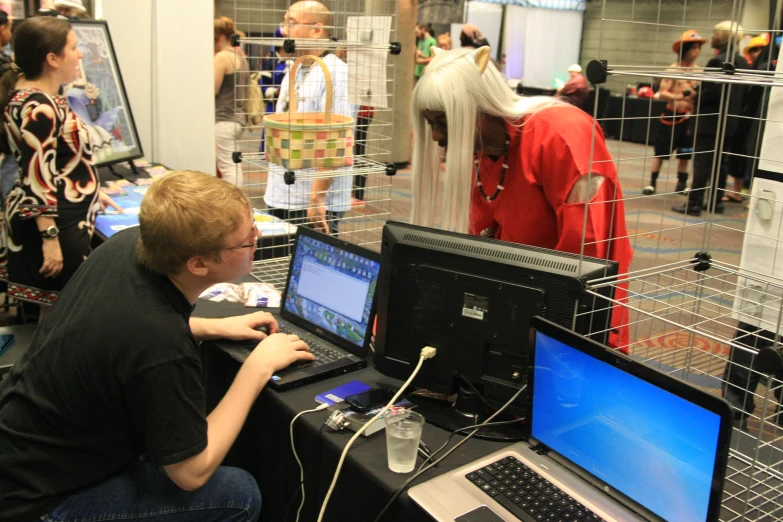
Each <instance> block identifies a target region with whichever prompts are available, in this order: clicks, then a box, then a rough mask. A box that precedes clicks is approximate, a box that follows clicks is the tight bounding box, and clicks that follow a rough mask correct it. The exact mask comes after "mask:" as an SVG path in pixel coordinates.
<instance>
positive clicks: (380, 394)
mask: <svg viewBox="0 0 783 522" xmlns="http://www.w3.org/2000/svg"><path fill="white" fill-rule="evenodd" d="M395 393H397V390H395V389H393V388H372V389H370V390H367V391H363V392H362V393H357V394H356V395H349V396H347V397H346V398H345V402H347V403H348V405H349V406H350V407H351V408H352V409H354V410H356V411H358V412H365V411H370V410H374V409H375V408H380V407H382V406H386V405H387V404H388V403H389V401H390V400H392V397H394V394H395Z"/></svg>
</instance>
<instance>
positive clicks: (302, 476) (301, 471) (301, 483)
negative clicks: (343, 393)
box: [288, 404, 329, 522]
mask: <svg viewBox="0 0 783 522" xmlns="http://www.w3.org/2000/svg"><path fill="white" fill-rule="evenodd" d="M328 407H329V405H328V404H321V405H320V406H318V407H317V408H313V409H312V410H304V411H300V412H299V413H297V414H296V415H294V418H293V419H291V424H290V426H289V428H288V431H289V433H290V434H291V451H293V452H294V458H295V459H296V463H297V464H298V465H299V489H300V490H301V492H302V500H301V502H300V503H299V509H297V510H296V522H299V515H300V514H301V513H302V508H303V507H304V502H305V487H304V480H305V472H304V466H302V461H301V460H299V455H297V453H296V446H295V445H294V423H295V422H296V419H298V418H299V417H301V416H302V415H305V414H306V413H315V412H317V411H322V410H325V409H326V408H328ZM289 506H290V502H289Z"/></svg>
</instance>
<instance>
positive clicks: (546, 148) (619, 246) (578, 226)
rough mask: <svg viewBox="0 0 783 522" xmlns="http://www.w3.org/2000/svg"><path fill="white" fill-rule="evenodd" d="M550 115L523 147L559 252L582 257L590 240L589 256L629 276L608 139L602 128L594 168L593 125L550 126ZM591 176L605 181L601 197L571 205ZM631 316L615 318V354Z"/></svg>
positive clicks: (533, 122)
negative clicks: (578, 186) (580, 183)
mask: <svg viewBox="0 0 783 522" xmlns="http://www.w3.org/2000/svg"><path fill="white" fill-rule="evenodd" d="M547 112H548V111H543V112H542V113H541V115H540V116H538V117H536V116H534V117H531V118H530V121H529V122H528V124H527V126H530V128H526V129H525V134H524V138H523V147H524V148H525V149H527V150H528V151H529V152H530V153H531V154H533V155H534V158H535V161H534V165H533V167H534V169H535V171H536V175H537V177H538V179H539V181H540V183H541V185H542V187H543V191H544V195H545V197H546V198H547V200H548V201H549V204H550V205H551V207H552V209H553V210H554V211H555V214H556V216H557V226H558V232H559V234H558V243H557V246H556V247H555V249H556V250H560V251H563V252H572V253H574V254H580V253H582V242H583V239H582V238H583V237H584V255H586V256H591V257H597V258H601V259H612V260H614V261H617V262H618V264H619V273H621V274H622V273H627V272H628V268H629V267H630V264H631V258H632V257H633V251H632V249H631V244H630V241H629V240H628V231H627V230H626V227H625V207H624V205H623V201H622V197H623V195H622V191H621V190H620V187H619V185H618V183H617V172H616V170H615V167H614V163H613V162H612V159H611V156H610V154H609V151H608V149H607V147H606V143H605V141H604V137H603V133H602V132H601V129H600V127H599V128H597V129H596V133H597V134H596V136H595V146H594V148H593V149H594V150H593V162H592V166H591V164H590V149H591V146H590V144H591V142H592V132H593V129H592V124H590V122H591V121H592V120H587V119H585V120H577V121H573V122H571V123H570V124H568V125H565V124H562V123H560V122H561V121H562V120H555V121H553V122H549V121H547V118H546V113H547ZM551 112H553V113H554V112H557V111H551ZM582 121H584V122H586V123H585V124H582ZM527 126H526V127H527ZM525 140H527V141H528V143H527V144H526V145H525V144H524V141H525ZM591 171H592V173H593V175H599V176H602V177H603V178H604V180H603V183H602V184H601V187H600V188H599V190H598V193H597V194H596V195H595V196H594V197H593V198H592V199H591V200H590V202H589V203H587V204H586V203H566V200H567V198H568V195H569V193H570V192H571V189H572V188H573V186H574V184H575V183H576V182H577V180H579V179H580V178H581V177H582V176H584V175H586V174H588V173H590V172H591ZM585 211H586V215H585ZM626 295H627V292H626V290H625V288H620V289H618V290H617V291H616V292H615V299H618V300H621V299H624V298H625V297H626ZM627 316H628V310H627V309H626V308H624V307H619V306H616V307H615V310H614V311H613V313H612V330H613V331H612V333H611V334H610V345H611V346H613V347H615V348H617V347H624V346H627V344H628V340H629V335H628V327H627V324H628V320H627Z"/></svg>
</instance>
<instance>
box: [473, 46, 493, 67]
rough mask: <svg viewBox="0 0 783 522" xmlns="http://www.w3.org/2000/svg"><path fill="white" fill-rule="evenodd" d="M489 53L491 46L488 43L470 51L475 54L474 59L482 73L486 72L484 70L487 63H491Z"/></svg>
mask: <svg viewBox="0 0 783 522" xmlns="http://www.w3.org/2000/svg"><path fill="white" fill-rule="evenodd" d="M489 53H490V51H489V47H487V46H486V45H485V46H484V47H479V48H478V49H476V50H475V51H473V52H472V53H470V54H471V56H473V61H474V62H476V67H478V70H479V73H480V74H484V71H486V70H487V65H488V64H489Z"/></svg>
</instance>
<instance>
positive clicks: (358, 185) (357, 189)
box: [353, 116, 372, 201]
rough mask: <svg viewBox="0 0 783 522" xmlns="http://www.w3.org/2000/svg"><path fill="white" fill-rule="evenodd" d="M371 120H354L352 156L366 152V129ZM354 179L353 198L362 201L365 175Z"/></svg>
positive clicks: (362, 118)
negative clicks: (354, 137) (354, 130)
mask: <svg viewBox="0 0 783 522" xmlns="http://www.w3.org/2000/svg"><path fill="white" fill-rule="evenodd" d="M371 121H372V118H367V117H364V116H360V117H358V118H357V119H356V140H355V141H354V146H353V150H354V155H355V156H364V155H365V153H366V152H367V128H368V127H369V125H370V122H371ZM353 179H354V191H353V197H355V198H356V199H359V200H362V201H363V200H364V187H366V186H367V174H357V175H356V176H354V177H353Z"/></svg>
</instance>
